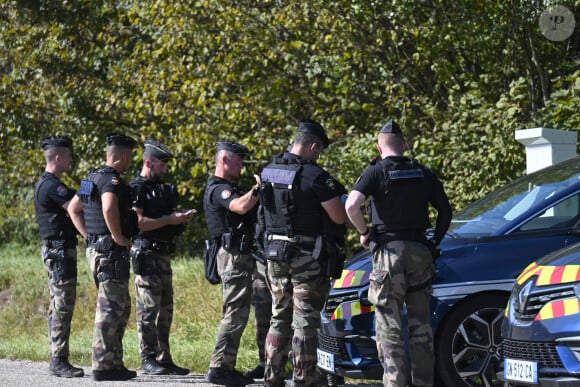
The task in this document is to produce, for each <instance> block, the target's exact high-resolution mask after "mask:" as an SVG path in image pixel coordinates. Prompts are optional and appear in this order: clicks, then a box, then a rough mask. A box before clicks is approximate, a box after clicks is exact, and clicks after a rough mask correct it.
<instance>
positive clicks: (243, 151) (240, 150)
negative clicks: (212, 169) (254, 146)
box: [217, 141, 250, 158]
mask: <svg viewBox="0 0 580 387" xmlns="http://www.w3.org/2000/svg"><path fill="white" fill-rule="evenodd" d="M217 149H218V151H220V150H226V151H230V152H234V153H235V154H237V155H238V156H240V157H241V158H244V157H246V156H247V155H248V153H250V151H249V150H248V148H246V147H245V146H243V145H242V144H238V143H237V142H233V141H218V143H217Z"/></svg>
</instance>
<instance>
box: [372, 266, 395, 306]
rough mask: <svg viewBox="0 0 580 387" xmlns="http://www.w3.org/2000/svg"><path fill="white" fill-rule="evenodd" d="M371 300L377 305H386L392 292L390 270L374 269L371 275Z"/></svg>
mask: <svg viewBox="0 0 580 387" xmlns="http://www.w3.org/2000/svg"><path fill="white" fill-rule="evenodd" d="M369 280H370V287H369V301H370V302H371V303H372V304H373V305H376V306H385V305H387V301H388V299H389V294H390V293H391V277H390V276H389V272H388V271H372V272H371V274H370V276H369Z"/></svg>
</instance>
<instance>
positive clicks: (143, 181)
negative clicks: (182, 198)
mask: <svg viewBox="0 0 580 387" xmlns="http://www.w3.org/2000/svg"><path fill="white" fill-rule="evenodd" d="M129 186H130V187H131V188H132V191H133V193H134V194H135V195H138V196H142V197H137V200H139V202H140V204H142V205H143V216H145V217H147V218H152V219H157V218H160V217H162V216H165V215H169V214H171V213H172V212H173V211H175V209H176V208H177V203H178V200H179V195H178V193H177V188H176V187H175V186H174V185H169V184H165V183H163V182H162V181H160V182H154V181H152V180H149V179H147V178H145V177H143V176H138V177H136V178H135V179H133V180H131V182H130V183H129ZM183 228H184V227H183V225H182V224H175V225H173V224H169V225H167V226H163V227H161V228H158V229H155V230H151V231H145V232H140V233H139V234H138V238H145V239H150V240H157V241H165V242H170V241H172V240H173V239H174V237H176V236H177V235H179V234H180V233H181V232H182V231H183Z"/></svg>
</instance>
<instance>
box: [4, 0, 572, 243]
mask: <svg viewBox="0 0 580 387" xmlns="http://www.w3.org/2000/svg"><path fill="white" fill-rule="evenodd" d="M548 3H549V2H546V1H540V0H534V1H529V0H525V1H524V0H511V1H484V2H473V1H470V0H453V1H452V0H420V1H417V0H389V1H386V0H364V1H363V0H357V1H346V0H339V1H333V2H328V1H322V0H310V1H297V0H254V1H247V0H240V1H235V2H234V1H228V0H185V1H179V2H175V1H169V0H142V1H134V0H124V1H112V0H69V1H66V2H55V1H50V0H7V1H4V2H2V3H1V4H0V20H1V23H0V76H1V81H0V113H1V114H0V128H1V129H0V145H1V146H2V149H4V150H5V152H4V153H3V154H2V155H1V156H0V157H1V158H0V183H1V185H2V187H11V188H10V189H8V190H7V189H3V191H2V196H3V198H2V202H3V203H12V204H13V205H12V208H11V209H8V208H7V207H6V208H3V209H0V213H1V214H2V215H10V214H17V215H16V220H17V219H18V216H20V219H21V220H24V221H25V224H26V225H27V226H26V227H25V228H24V229H23V231H22V232H21V233H22V237H23V238H24V239H26V234H27V233H31V234H35V231H34V226H33V224H34V222H32V219H33V210H32V203H31V202H30V197H29V192H30V190H32V184H33V182H34V181H35V179H36V178H37V176H38V175H39V174H40V171H41V170H42V166H43V162H44V161H43V159H42V156H41V154H40V152H39V147H38V142H39V140H40V139H41V138H42V137H44V136H46V135H49V134H56V133H58V134H67V135H70V136H71V137H73V138H74V140H75V154H76V156H77V163H76V168H75V170H74V171H73V172H72V173H71V174H69V175H68V176H66V177H65V180H66V181H67V183H69V184H71V185H72V186H78V184H79V182H80V179H81V178H82V176H83V175H84V174H85V173H86V171H87V170H88V169H89V168H90V167H92V166H96V165H98V164H100V163H102V162H103V160H104V139H105V135H106V133H108V132H112V131H119V132H123V133H127V134H129V135H132V136H134V137H135V138H137V139H139V140H140V141H143V140H144V139H145V138H153V139H158V140H161V141H163V142H165V143H166V144H167V145H169V146H170V147H171V148H172V150H173V151H174V153H176V154H177V156H178V157H177V159H176V161H175V162H174V163H173V164H172V166H171V176H170V180H173V181H176V182H178V189H179V192H180V194H181V197H182V201H183V203H182V205H183V206H184V207H194V208H197V209H198V210H200V212H201V207H202V206H201V198H202V192H203V188H204V186H205V182H206V180H207V178H208V176H210V175H211V174H212V172H213V154H214V151H215V142H216V140H219V139H224V138H230V139H235V140H238V141H240V142H242V143H245V144H246V145H248V146H249V147H250V148H251V149H252V151H253V153H252V155H251V157H250V160H249V163H248V164H247V168H246V172H247V173H246V174H245V176H244V177H243V180H242V184H245V185H247V186H249V185H250V184H251V182H252V177H251V174H252V172H255V171H259V170H260V169H261V168H262V167H263V166H264V164H265V163H267V162H268V161H269V160H270V159H271V158H272V157H273V156H274V155H275V154H277V153H280V152H282V151H283V150H284V149H286V147H287V146H288V145H289V143H290V141H291V137H292V133H293V131H294V130H295V126H296V123H297V121H298V120H299V119H300V118H302V117H312V118H314V119H317V120H318V121H320V122H321V123H322V124H323V125H324V126H325V128H326V129H327V131H328V132H329V135H330V137H331V138H333V139H334V144H333V145H332V146H331V147H330V149H329V150H328V151H327V152H326V153H325V154H324V156H323V158H322V160H321V163H323V164H324V165H325V166H326V167H327V168H328V169H329V170H330V171H331V173H333V174H335V175H336V176H338V178H339V179H340V180H341V181H343V182H344V184H345V185H346V186H347V188H350V187H351V186H352V184H353V183H354V181H355V180H356V178H357V177H358V175H359V174H360V172H361V171H362V170H363V169H364V167H365V166H366V165H367V164H368V161H369V160H370V158H371V157H373V156H375V155H376V149H375V146H374V143H375V141H376V137H375V136H376V132H377V130H378V129H379V128H380V126H381V125H382V124H383V123H384V122H386V121H387V120H388V119H389V118H391V117H394V118H395V119H396V120H397V121H398V122H400V123H401V125H402V126H403V128H404V129H405V132H406V135H407V137H408V139H409V142H410V144H411V145H412V146H411V149H410V151H411V152H410V153H411V155H412V156H413V157H416V158H418V159H419V160H420V161H422V162H425V163H427V164H428V165H430V166H431V167H432V168H433V169H434V170H435V171H436V172H437V173H438V174H439V175H440V176H441V177H442V178H443V179H444V183H445V186H446V188H447V190H448V192H449V195H450V197H451V198H452V200H453V203H454V205H455V207H456V208H459V207H461V206H463V205H464V204H465V203H467V202H469V201H471V200H473V199H475V198H478V197H480V196H481V195H483V194H484V193H486V192H488V191H489V190H490V189H492V188H494V187H497V186H498V185H500V184H502V183H504V182H506V181H508V180H511V179H513V178H514V177H516V176H518V175H521V174H522V173H523V170H524V150H523V147H522V146H521V145H519V144H518V143H517V142H516V141H515V139H514V131H515V130H518V129H524V128H528V127H537V126H545V127H552V128H557V129H568V130H578V129H579V128H580V118H579V115H580V113H579V112H580V109H578V107H579V106H580V102H579V101H580V85H579V83H578V78H579V75H580V74H579V72H578V67H579V64H580V57H579V51H580V33H579V29H578V28H576V32H575V33H574V34H573V36H572V37H570V38H569V39H568V40H566V41H564V42H553V41H549V40H547V39H546V38H544V37H543V36H542V35H541V33H540V31H539V27H538V22H537V21H538V17H539V14H540V13H541V12H542V11H543V10H544V9H545V8H546V7H547V6H548ZM559 3H560V4H562V5H565V6H567V7H568V8H570V9H571V10H572V11H573V12H574V13H575V14H577V15H578V11H579V9H580V4H579V3H578V1H577V0H569V1H560V2H559ZM139 153H140V152H137V153H136V156H135V163H134V167H133V170H132V171H131V174H130V175H129V176H132V175H135V174H136V173H138V170H139V168H140V161H141V158H140V154H139ZM1 218H2V219H3V221H2V222H3V224H2V228H1V230H3V231H2V235H0V239H7V238H12V237H13V236H11V235H12V234H10V233H8V231H10V232H12V233H13V232H14V230H17V229H18V228H15V227H14V226H13V224H12V223H10V222H11V221H9V220H8V219H13V218H10V217H7V216H2V217H1ZM205 234H206V232H205V222H204V220H203V217H202V216H199V217H197V218H196V221H195V222H194V224H193V226H192V227H189V229H188V235H187V240H188V241H191V242H190V245H191V246H192V248H197V247H200V246H202V243H201V241H202V240H203V238H204V236H205ZM29 237H32V236H29Z"/></svg>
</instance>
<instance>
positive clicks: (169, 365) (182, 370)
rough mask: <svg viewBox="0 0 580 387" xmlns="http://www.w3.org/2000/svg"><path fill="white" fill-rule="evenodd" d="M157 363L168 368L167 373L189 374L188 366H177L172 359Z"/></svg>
mask: <svg viewBox="0 0 580 387" xmlns="http://www.w3.org/2000/svg"><path fill="white" fill-rule="evenodd" d="M159 364H161V365H162V366H163V367H165V368H167V369H168V370H169V375H187V374H189V369H188V368H183V367H179V366H178V365H176V364H175V363H174V362H173V361H171V362H169V363H159Z"/></svg>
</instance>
